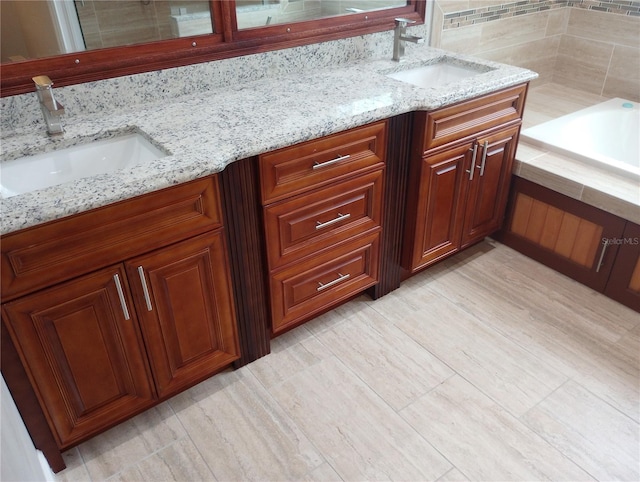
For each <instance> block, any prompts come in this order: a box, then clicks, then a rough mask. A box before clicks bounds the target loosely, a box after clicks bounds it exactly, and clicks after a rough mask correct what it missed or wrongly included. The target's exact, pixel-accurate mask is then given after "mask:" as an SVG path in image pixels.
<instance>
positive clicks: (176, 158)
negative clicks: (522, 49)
mask: <svg viewBox="0 0 640 482" xmlns="http://www.w3.org/2000/svg"><path fill="white" fill-rule="evenodd" d="M444 56H447V57H448V58H450V59H453V61H455V62H461V63H463V64H464V63H469V62H472V63H475V64H480V65H481V66H483V69H491V70H489V71H487V72H484V73H480V74H478V75H475V76H473V77H470V78H467V79H464V80H461V81H459V82H455V83H450V84H446V85H444V86H439V87H438V86H435V87H433V88H428V89H426V88H420V87H415V86H412V85H410V84H407V83H403V82H400V81H397V80H393V79H391V78H388V77H386V75H385V74H388V73H391V72H393V71H397V70H404V69H409V68H413V67H418V66H421V65H425V64H428V63H434V62H437V61H438V60H439V59H441V58H442V57H444ZM535 77H536V74H535V73H534V72H531V71H529V70H526V69H521V68H517V67H511V66H507V65H503V64H497V63H494V62H489V61H485V60H481V59H475V58H471V57H466V56H461V55H451V54H448V53H446V52H444V51H441V50H437V49H432V48H423V49H420V50H415V51H413V52H412V53H411V55H408V56H407V58H406V59H405V60H404V61H403V62H401V63H400V64H398V63H396V62H392V61H391V60H376V61H369V62H363V63H358V64H353V65H350V66H348V67H344V66H342V67H340V68H335V69H326V70H321V71H316V72H313V73H309V72H305V73H301V74H289V75H284V76H278V77H276V78H269V79H263V80H258V81H255V82H250V83H245V84H243V85H239V86H235V87H234V86H231V87H227V88H224V89H216V90H215V91H213V90H208V91H205V92H202V93H198V94H190V95H186V96H182V97H179V98H176V99H175V101H171V102H166V101H163V102H161V103H154V104H148V105H145V106H143V107H140V106H137V107H135V108H131V109H121V110H119V111H117V112H113V113H108V114H103V115H100V116H96V115H87V116H85V117H83V116H81V115H80V116H76V117H74V119H73V122H67V123H66V125H65V129H66V133H65V134H64V136H63V137H62V138H60V139H50V138H49V137H48V136H47V135H46V134H45V132H44V130H43V129H40V130H36V129H33V128H30V129H17V130H16V131H14V132H12V133H11V135H5V136H4V137H3V138H2V160H9V159H15V158H18V157H21V156H24V155H28V154H33V153H38V152H44V151H48V150H53V149H59V148H63V147H67V146H71V145H76V144H81V143H86V142H90V141H91V140H95V139H101V138H108V137H115V136H118V135H120V134H122V133H124V132H130V131H139V132H142V133H143V134H144V135H146V136H147V137H149V138H150V140H151V141H152V142H153V143H154V144H156V145H157V146H158V147H160V148H162V149H164V150H165V151H167V152H168V153H170V155H169V156H167V157H165V158H162V159H159V160H154V161H151V162H148V163H145V164H141V165H138V166H136V167H133V168H131V169H126V170H122V171H118V172H116V173H112V174H103V175H99V176H95V177H91V178H87V179H81V180H78V181H74V182H69V183H66V184H63V185H59V186H54V187H50V188H46V189H42V190H39V191H34V192H31V193H26V194H21V195H18V196H14V197H10V198H6V199H1V200H0V208H1V211H2V227H1V232H2V234H4V233H8V232H11V231H15V230H18V229H22V228H26V227H29V226H33V225H37V224H40V223H43V222H46V221H50V220H53V219H58V218H61V217H64V216H67V215H70V214H75V213H78V212H82V211H86V210H89V209H92V208H96V207H99V206H103V205H106V204H110V203H112V202H116V201H119V200H122V199H127V198H130V197H133V196H137V195H141V194H144V193H147V192H151V191H155V190H159V189H162V188H165V187H168V186H171V185H175V184H178V183H182V182H186V181H189V180H192V179H196V178H198V177H202V176H206V175H209V174H213V173H216V172H219V171H222V170H223V169H224V168H225V166H227V165H228V164H229V163H231V162H234V161H237V160H239V159H243V158H246V157H250V156H255V155H257V154H260V153H264V152H268V151H271V150H274V149H278V148H281V147H285V146H288V145H293V144H296V143H299V142H302V141H305V140H309V139H313V138H318V137H322V136H325V135H328V134H332V133H335V132H339V131H343V130H346V129H349V128H352V127H356V126H360V125H364V124H367V123H370V122H373V121H377V120H380V119H385V118H389V117H392V116H395V115H399V114H402V113H406V112H410V111H416V110H432V109H436V108H438V107H442V106H444V105H448V104H452V103H455V102H459V101H462V100H465V99H468V98H472V97H475V96H478V95H482V94H485V93H488V92H491V91H494V90H498V89H501V88H504V87H508V86H512V85H515V84H519V83H522V82H527V81H529V80H532V79H534V78H535ZM34 102H35V100H34ZM4 134H5V133H3V135H4Z"/></svg>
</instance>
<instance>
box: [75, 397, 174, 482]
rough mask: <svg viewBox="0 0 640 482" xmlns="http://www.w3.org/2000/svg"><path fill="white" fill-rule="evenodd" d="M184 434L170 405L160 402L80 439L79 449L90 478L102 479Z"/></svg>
mask: <svg viewBox="0 0 640 482" xmlns="http://www.w3.org/2000/svg"><path fill="white" fill-rule="evenodd" d="M185 435H186V432H185V430H184V428H183V427H182V425H181V424H180V422H179V421H178V418H177V417H176V416H175V414H174V413H173V411H172V410H171V408H170V407H169V406H168V405H167V404H166V403H162V404H160V405H158V406H157V407H154V408H150V409H149V410H147V411H146V412H143V413H141V414H140V415H138V416H136V417H134V418H132V419H131V420H129V421H127V422H124V423H121V424H120V425H118V426H116V427H114V428H112V429H111V430H109V431H107V432H105V433H104V434H102V435H100V436H99V437H94V438H92V439H90V440H89V441H87V442H85V443H83V444H82V445H80V446H79V451H80V454H81V455H82V459H83V460H84V463H85V465H86V467H87V471H88V472H89V474H90V476H91V479H92V480H94V481H97V480H104V479H106V478H108V477H110V476H112V475H113V474H115V473H117V472H120V471H121V470H122V469H123V467H126V466H129V465H134V464H135V463H137V462H138V461H139V460H142V459H143V458H145V457H148V456H149V455H151V454H153V453H154V452H156V451H158V450H160V449H161V448H163V447H166V446H167V445H170V444H171V443H173V442H175V441H176V440H178V439H181V438H183V437H184V436H185Z"/></svg>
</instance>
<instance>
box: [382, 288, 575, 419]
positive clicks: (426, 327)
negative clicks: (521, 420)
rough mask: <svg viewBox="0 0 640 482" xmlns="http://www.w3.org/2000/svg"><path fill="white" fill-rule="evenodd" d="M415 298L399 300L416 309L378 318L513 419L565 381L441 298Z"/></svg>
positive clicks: (470, 315) (554, 370)
mask: <svg viewBox="0 0 640 482" xmlns="http://www.w3.org/2000/svg"><path fill="white" fill-rule="evenodd" d="M415 296H416V295H414V294H408V295H406V297H405V299H407V300H411V301H408V303H409V304H418V305H419V306H421V309H419V310H417V311H415V312H413V313H409V312H407V311H403V312H402V313H401V314H398V311H396V310H394V308H393V306H392V307H391V309H390V310H389V309H388V308H387V309H385V310H384V313H383V314H384V316H385V317H387V318H388V319H390V320H392V322H393V323H394V324H395V325H396V326H397V327H399V328H400V329H401V330H403V331H404V332H405V333H407V334H408V335H409V336H411V337H412V338H413V339H414V340H416V341H417V342H418V343H420V344H421V345H422V346H424V347H425V348H426V349H427V350H429V352H431V353H433V354H434V355H435V356H436V357H438V358H439V359H440V360H442V361H443V362H444V363H446V364H447V365H448V366H449V367H451V368H452V369H453V370H455V371H456V372H457V373H459V374H460V375H461V376H463V377H464V378H466V379H467V380H469V381H470V382H471V383H473V384H474V385H476V386H477V387H479V388H480V389H481V390H482V391H483V392H484V393H486V394H487V395H488V396H490V397H491V398H492V399H493V400H495V401H496V402H498V403H500V405H502V406H503V407H504V408H506V409H507V410H509V411H510V412H511V413H512V414H513V415H515V416H519V415H521V414H523V413H525V412H526V411H527V410H529V409H530V408H531V407H533V406H534V405H536V404H537V403H538V402H540V401H541V400H542V399H544V398H545V397H546V396H547V395H549V394H550V393H551V392H552V391H553V390H555V389H556V388H558V387H559V386H560V385H561V384H562V383H564V381H565V380H566V376H565V375H563V374H561V373H558V371H557V370H556V369H554V368H553V367H551V366H549V365H547V364H546V363H544V362H543V361H542V360H540V359H539V358H538V357H536V356H534V355H532V354H531V353H529V352H528V351H526V350H525V349H523V348H522V347H521V346H520V345H519V344H517V343H515V342H513V341H512V340H510V339H509V338H507V337H505V336H504V335H502V334H500V333H498V332H497V331H495V330H493V329H492V328H490V327H488V326H487V325H485V324H484V323H482V322H481V321H479V320H478V318H476V317H475V316H474V315H473V314H471V313H469V312H467V311H465V310H463V309H461V308H458V307H457V306H455V304H454V303H451V302H450V301H448V300H447V299H445V298H444V297H437V298H436V299H428V300H417V299H416V298H415ZM418 296H419V295H418ZM420 304H421V305H420ZM374 308H375V309H378V305H375V307H374Z"/></svg>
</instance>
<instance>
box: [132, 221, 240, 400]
mask: <svg viewBox="0 0 640 482" xmlns="http://www.w3.org/2000/svg"><path fill="white" fill-rule="evenodd" d="M126 269H127V275H128V278H129V280H130V286H131V289H132V291H133V297H134V304H135V309H136V312H137V313H138V317H139V320H140V325H141V327H142V334H143V337H144V340H145V344H146V347H147V353H148V356H149V361H150V364H151V371H152V373H153V377H154V380H155V386H156V390H157V393H158V397H160V398H165V397H167V396H169V395H172V394H175V393H177V392H179V391H181V390H183V389H184V388H187V387H189V386H192V385H194V384H195V383H197V382H199V381H201V380H203V379H205V378H207V377H209V376H211V375H212V374H213V373H215V372H216V371H218V370H219V369H220V368H223V367H226V366H229V365H230V364H231V362H233V361H234V360H236V359H237V358H238V356H239V352H238V347H237V335H236V327H235V323H233V320H234V316H233V315H234V313H233V298H232V293H231V283H230V280H229V266H228V263H227V259H226V256H225V248H224V240H223V236H222V232H221V231H214V232H212V233H206V234H204V235H201V236H198V237H196V238H193V239H189V240H187V241H183V242H182V243H178V244H177V245H172V246H169V247H167V248H164V249H161V250H157V251H154V252H152V253H149V254H145V255H143V256H140V257H138V258H135V259H132V260H129V261H127V263H126Z"/></svg>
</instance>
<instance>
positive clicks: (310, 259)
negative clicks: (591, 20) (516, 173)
mask: <svg viewBox="0 0 640 482" xmlns="http://www.w3.org/2000/svg"><path fill="white" fill-rule="evenodd" d="M446 59H448V60H447V61H448V62H454V63H455V62H457V63H458V64H460V65H466V66H467V67H469V66H473V65H476V66H479V67H478V68H479V70H478V71H477V75H475V76H472V77H468V78H466V79H464V80H460V81H458V82H453V83H449V84H446V85H434V86H433V88H426V89H425V88H420V87H416V86H413V85H410V84H408V83H405V82H400V81H398V80H395V79H391V78H389V77H387V74H389V73H391V72H397V71H398V70H402V69H406V68H410V67H412V66H413V67H415V66H424V65H429V64H434V63H438V62H442V61H444V60H446ZM474 62H476V63H475V64H474ZM534 77H535V74H534V73H532V72H530V71H527V70H524V69H518V68H515V67H508V66H503V65H500V64H494V63H491V62H479V61H474V60H469V59H466V58H464V57H459V58H452V57H446V56H445V54H443V53H442V52H441V51H436V50H432V49H425V52H424V53H423V54H421V55H417V56H415V57H414V58H412V59H411V60H410V61H407V62H406V63H403V64H397V63H392V62H389V61H379V62H372V63H370V64H367V65H356V66H353V67H349V68H342V69H339V70H336V71H327V72H321V73H316V74H305V75H302V76H299V77H296V84H295V85H292V86H291V85H290V86H289V88H288V90H287V91H286V96H285V95H284V92H280V91H278V90H277V89H278V88H277V87H275V88H274V84H273V83H270V82H266V81H265V82H263V83H260V82H257V83H255V85H252V89H253V93H254V97H255V98H256V99H258V100H256V102H255V103H253V102H245V103H239V102H238V100H239V99H240V98H242V97H244V96H245V95H246V92H244V91H243V89H242V88H240V89H229V90H228V91H227V92H226V93H225V94H226V95H224V96H219V97H221V98H222V99H223V100H219V99H218V100H219V102H215V103H214V102H206V101H205V100H204V98H205V97H206V96H203V97H191V98H187V99H183V100H182V101H181V102H178V103H176V104H175V105H164V104H163V105H161V106H158V105H156V106H152V107H149V108H148V109H146V110H144V111H142V112H140V111H135V112H134V111H133V110H132V111H131V112H125V113H118V114H114V115H113V116H112V117H111V118H109V119H104V120H102V122H103V123H102V124H100V123H99V122H98V121H96V120H95V119H91V120H86V122H84V123H82V122H78V123H77V124H75V125H69V126H68V127H67V134H65V139H64V140H63V141H59V142H58V143H57V144H56V143H54V142H52V141H49V140H48V139H46V138H43V137H37V136H32V137H29V136H27V137H26V138H12V139H8V140H7V143H6V148H5V152H15V157H18V156H19V155H25V154H29V153H32V152H34V151H38V150H47V149H53V148H59V147H60V144H61V143H62V144H65V143H67V144H69V145H71V144H73V143H74V142H75V143H82V142H83V141H85V140H86V139H87V138H90V137H92V136H94V135H95V132H96V130H98V131H100V132H102V133H103V135H106V136H114V135H118V134H119V133H121V132H122V131H123V130H124V131H130V130H131V129H132V126H135V129H137V130H138V131H140V132H143V133H144V134H145V136H148V137H149V138H150V140H152V142H154V143H157V144H158V145H159V146H161V147H162V148H163V149H164V150H166V151H167V152H169V153H170V155H169V156H168V157H166V158H163V159H159V160H157V161H152V162H150V163H145V164H142V165H138V166H134V167H132V168H131V169H127V170H123V171H118V172H115V173H110V174H105V175H102V176H99V177H96V178H89V179H79V180H77V181H75V182H72V183H67V184H64V185H60V186H54V187H51V188H47V189H44V190H42V191H39V192H37V193H26V194H24V195H18V196H14V197H12V198H7V199H2V208H3V212H4V213H10V216H7V217H6V218H4V219H3V237H2V246H1V255H2V258H1V262H2V301H3V305H2V319H3V325H2V330H3V333H2V335H3V336H2V373H3V376H4V377H5V379H6V381H7V384H8V386H9V387H10V389H11V391H12V394H13V396H14V398H15V400H16V403H17V405H18V407H19V409H20V411H21V413H22V415H23V418H24V420H25V423H26V425H27V427H28V429H29V431H30V433H31V435H32V438H33V439H34V442H35V444H36V446H37V447H38V448H40V449H41V450H43V452H44V453H45V456H46V457H47V459H48V461H49V463H50V464H51V466H52V468H53V469H54V470H60V469H62V468H63V467H64V462H63V460H62V458H61V456H60V453H61V451H64V450H66V449H68V448H70V447H73V446H74V445H77V444H78V443H80V442H82V441H83V440H86V439H88V438H90V437H92V436H93V435H95V434H97V433H99V432H102V431H104V430H106V429H108V428H109V427H111V426H113V425H115V424H117V423H119V422H121V421H123V420H125V419H127V418H130V417H132V416H133V415H135V414H137V413H139V412H140V411H143V410H145V409H146V408H148V407H151V406H153V405H155V404H158V403H160V402H161V401H163V400H165V399H167V398H168V397H170V396H172V395H174V394H176V393H178V392H180V391H182V390H184V389H186V388H188V387H190V386H193V385H194V384H196V383H198V382H200V381H202V380H203V379H205V378H207V377H209V376H211V375H212V374H215V373H217V372H219V371H220V370H223V369H226V368H228V367H230V366H236V367H238V366H241V365H243V364H246V363H249V362H251V361H253V360H255V359H257V358H259V357H261V356H264V355H266V354H268V353H269V340H270V338H271V337H273V336H277V335H278V334H280V333H283V332H284V331H286V330H289V329H291V328H293V327H295V326H298V325H299V324H300V323H304V322H305V321H308V320H309V319H311V318H313V317H315V316H317V315H318V314H320V313H322V312H324V311H326V310H329V309H331V308H332V307H335V306H336V305H337V304H339V303H342V302H344V301H346V300H348V299H350V298H351V297H353V296H355V295H357V294H359V293H362V292H363V291H368V293H369V294H370V295H371V296H373V297H380V296H383V295H385V294H386V293H388V292H390V291H392V290H393V289H395V288H397V287H398V286H399V284H400V283H401V281H402V280H403V279H405V278H406V277H408V276H410V275H411V274H413V273H415V272H417V271H419V270H421V269H424V268H426V267H427V266H429V265H430V264H432V263H434V262H436V261H437V260H440V259H443V258H444V257H446V256H448V255H451V254H453V253H455V252H457V251H458V250H460V249H464V248H465V247H467V246H469V245H471V244H473V243H475V242H477V241H479V240H481V239H482V238H484V236H486V235H488V234H491V233H492V232H494V231H496V230H497V229H499V228H500V227H501V223H502V219H503V216H504V209H505V204H506V200H507V193H508V186H509V182H510V178H511V167H512V163H513V158H514V155H515V147H516V144H517V140H518V134H519V129H520V124H521V119H522V112H523V108H524V103H525V97H526V90H527V85H528V82H529V80H531V79H533V78H534ZM336 79H340V82H337V81H336ZM323 86H326V87H323ZM274 89H275V92H274ZM292 90H293V91H294V94H293V95H297V96H298V97H297V99H298V100H299V101H300V104H299V108H298V110H297V111H295V112H292V111H291V105H292V102H291V98H290V96H291V95H292V94H291V91H292ZM256 92H257V93H258V94H261V93H263V94H266V93H270V94H271V95H272V97H271V99H270V102H269V103H267V102H261V101H260V100H259V99H260V95H256ZM279 94H283V95H282V96H279ZM245 104H251V105H245ZM283 112H288V115H287V116H285V117H283V116H282V113H283ZM172 119H173V120H175V119H180V122H178V123H175V122H174V123H170V120H172ZM203 119H207V120H206V121H203ZM221 119H224V122H222V121H221ZM109 124H110V125H111V126H115V127H111V130H109V126H108V125H109ZM176 124H177V126H176ZM195 125H197V126H200V127H201V130H199V131H198V130H197V129H194V128H193V126H195ZM263 126H270V127H271V126H272V127H273V128H272V129H267V130H265V129H263V128H262V127H263Z"/></svg>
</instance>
